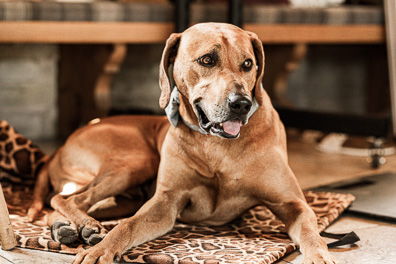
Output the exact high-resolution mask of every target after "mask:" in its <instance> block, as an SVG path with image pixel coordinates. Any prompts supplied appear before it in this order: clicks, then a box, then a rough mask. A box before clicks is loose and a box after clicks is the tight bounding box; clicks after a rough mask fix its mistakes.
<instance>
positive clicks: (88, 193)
mask: <svg viewBox="0 0 396 264" xmlns="http://www.w3.org/2000/svg"><path fill="white" fill-rule="evenodd" d="M141 164H142V165H145V163H144V162H143V163H141ZM128 165H129V164H128ZM142 165H140V166H141V167H142ZM106 167H108V168H112V169H113V170H115V168H117V169H118V170H115V171H107V170H104V171H102V172H100V173H99V174H100V176H98V177H96V178H95V179H94V180H93V181H92V182H91V183H89V184H88V185H86V186H84V187H83V188H82V189H81V190H79V191H78V192H77V193H74V194H72V195H69V196H62V195H59V194H58V195H55V196H54V197H53V198H52V199H51V206H52V208H54V209H55V210H56V211H58V212H60V213H61V214H62V215H64V216H66V217H67V218H68V219H69V220H70V221H71V222H72V223H74V224H75V225H76V226H77V227H78V229H79V232H80V237H81V238H82V239H83V240H84V242H85V243H87V244H89V245H94V244H97V243H98V242H100V241H101V240H102V239H103V237H104V236H105V235H106V234H107V230H106V229H105V228H104V227H103V226H102V225H101V224H100V222H99V221H97V220H96V219H94V218H93V217H91V216H89V215H88V214H87V212H88V210H89V209H90V208H91V207H92V206H93V205H95V204H96V203H98V202H99V201H102V200H103V199H106V198H108V197H112V196H116V195H118V194H121V193H123V192H125V191H127V190H128V189H130V188H133V187H136V186H137V185H140V184H142V183H144V182H145V181H147V180H149V179H151V178H154V176H155V175H153V174H152V172H151V170H149V171H147V170H146V169H145V168H140V167H139V168H138V169H136V167H135V170H134V171H130V167H129V166H127V165H125V164H112V165H109V166H106ZM123 168H124V171H122V169H123Z"/></svg>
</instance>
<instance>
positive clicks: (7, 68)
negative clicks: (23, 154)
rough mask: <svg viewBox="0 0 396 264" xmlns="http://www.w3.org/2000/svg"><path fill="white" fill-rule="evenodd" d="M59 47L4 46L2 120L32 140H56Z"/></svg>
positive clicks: (1, 47)
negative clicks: (54, 138)
mask: <svg viewBox="0 0 396 264" xmlns="http://www.w3.org/2000/svg"><path fill="white" fill-rule="evenodd" d="M57 63H58V47H57V45H29V44H23V45H22V44H6V45H4V44H3V45H0V119H5V120H7V121H8V122H10V123H11V124H12V125H13V126H14V127H15V128H16V129H17V130H18V131H19V132H20V133H22V134H23V135H25V136H27V137H29V138H32V139H43V138H53V137H55V134H56V130H55V125H56V113H57V110H56V92H57Z"/></svg>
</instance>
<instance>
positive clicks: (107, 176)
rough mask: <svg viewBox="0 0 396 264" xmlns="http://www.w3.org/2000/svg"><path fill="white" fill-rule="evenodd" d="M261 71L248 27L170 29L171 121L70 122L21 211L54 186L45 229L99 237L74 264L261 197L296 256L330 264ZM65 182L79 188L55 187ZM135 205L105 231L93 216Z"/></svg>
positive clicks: (65, 237)
mask: <svg viewBox="0 0 396 264" xmlns="http://www.w3.org/2000/svg"><path fill="white" fill-rule="evenodd" d="M171 65H172V67H173V71H170V70H169V69H170V68H172V67H170V66H171ZM263 73H264V52H263V48H262V43H261V42H260V40H259V39H258V38H257V36H256V35H255V34H253V33H250V32H247V31H243V30H242V29H240V28H237V27H235V26H232V25H228V24H221V23H204V24H198V25H195V26H193V27H191V28H189V29H188V30H186V31H185V32H183V33H181V34H172V35H171V36H170V38H169V39H168V40H167V43H166V47H165V50H164V52H163V56H162V60H161V65H160V87H161V90H162V93H161V97H160V106H161V107H162V108H166V109H167V114H168V119H169V121H170V122H169V121H168V120H167V119H166V118H165V117H131V116H129V117H127V116H121V117H111V118H106V119H103V120H101V121H100V122H98V123H94V124H90V125H88V126H85V127H83V128H81V129H79V130H77V131H76V132H75V133H74V134H72V135H71V136H70V137H69V139H68V140H67V141H66V143H65V144H64V145H63V146H62V147H61V148H60V149H59V150H58V151H57V152H56V153H55V155H54V156H53V157H52V158H51V159H50V160H49V161H48V162H46V163H45V165H44V166H43V168H42V169H41V170H40V173H39V176H38V179H37V182H36V187H35V193H34V201H33V203H32V206H31V207H30V209H29V212H28V216H29V219H30V220H31V221H32V220H33V219H34V218H35V216H36V215H37V214H38V213H39V212H40V211H41V209H42V207H43V204H44V200H45V198H46V197H47V196H48V194H49V190H50V187H52V188H53V190H54V192H55V193H57V194H56V195H55V196H53V197H52V198H51V201H50V204H51V206H52V207H53V209H54V210H55V211H54V212H53V213H51V214H50V215H48V224H49V226H51V232H52V236H53V238H54V239H55V240H57V241H59V242H61V243H66V244H67V243H73V242H74V241H75V239H77V237H78V236H80V237H81V238H82V239H83V240H84V241H85V242H86V243H87V244H91V245H94V244H96V245H95V246H93V247H91V248H90V249H88V250H85V251H83V252H81V253H79V254H78V255H77V256H76V258H75V260H74V263H76V264H80V263H83V264H88V263H112V261H113V259H114V258H115V257H117V256H120V255H121V254H122V253H123V252H124V251H125V250H126V249H129V248H131V247H134V246H137V245H139V244H141V243H144V242H146V241H149V240H152V239H154V238H157V237H159V236H161V235H163V234H165V233H167V232H168V231H170V230H171V229H172V227H173V225H174V223H175V221H176V220H178V221H182V222H185V223H192V224H198V225H223V224H225V223H228V222H230V221H231V220H233V219H235V218H236V217H238V216H239V215H240V214H242V213H243V212H244V211H246V210H247V209H249V208H251V207H252V206H255V205H259V204H263V205H266V206H267V207H268V208H269V209H270V210H271V211H272V212H273V213H274V214H275V215H276V216H277V217H278V218H279V219H281V220H282V221H283V222H284V223H285V225H286V227H287V230H288V233H289V235H290V237H291V238H292V239H293V241H294V242H295V243H297V244H298V245H300V249H301V251H302V253H303V254H304V263H326V264H329V263H337V262H336V261H335V260H334V258H333V257H332V256H331V255H330V254H329V252H328V250H327V246H326V244H325V242H324V241H323V239H322V238H321V237H320V236H319V233H318V229H317V220H316V217H315V215H314V213H313V211H312V210H311V209H310V208H309V206H308V205H307V203H306V201H305V198H304V196H303V194H302V191H301V189H300V187H299V185H298V183H297V180H296V178H295V176H294V174H293V172H292V170H291V169H290V167H289V165H288V158H287V150H286V135H285V130H284V127H283V125H282V123H281V121H280V120H279V117H278V114H277V113H276V111H275V110H274V108H273V106H272V104H271V102H270V99H269V97H268V95H267V94H266V92H265V91H264V89H263V87H262V85H261V81H262V77H263ZM173 83H174V85H175V88H174V89H173V91H172V88H173V87H172V86H173ZM169 123H171V124H172V125H170V124H169ZM155 179H156V187H155V193H154V192H153V193H151V194H150V192H149V191H147V190H146V189H149V187H150V186H149V185H150V184H151V183H153V182H155ZM70 182H71V183H74V184H76V186H77V189H78V190H77V191H76V192H74V193H72V194H67V195H65V194H61V192H62V190H63V187H64V186H65V185H66V183H70ZM142 186H143V187H144V188H143V187H142ZM80 187H81V188H80ZM146 187H147V188H146ZM147 199H148V201H145V200H147ZM132 213H134V215H133V216H132V217H130V218H128V219H126V220H124V221H123V222H121V223H120V224H119V225H118V226H116V227H115V228H114V229H113V230H111V231H110V232H109V233H107V232H106V230H105V229H104V228H103V227H102V226H101V224H100V223H99V221H98V220H97V219H96V218H99V217H115V216H120V215H126V214H132Z"/></svg>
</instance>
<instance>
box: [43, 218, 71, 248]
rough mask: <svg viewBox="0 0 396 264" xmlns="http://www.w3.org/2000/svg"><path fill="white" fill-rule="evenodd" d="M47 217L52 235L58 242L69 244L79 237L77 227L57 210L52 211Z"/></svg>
mask: <svg viewBox="0 0 396 264" xmlns="http://www.w3.org/2000/svg"><path fill="white" fill-rule="evenodd" d="M45 218H46V221H47V224H48V226H49V227H50V230H51V237H52V239H53V240H55V241H56V242H59V243H61V244H66V245H69V244H73V243H74V242H75V241H76V240H77V239H78V232H77V227H76V226H75V225H74V224H73V223H71V222H70V221H69V220H68V219H67V218H66V217H64V216H63V215H61V214H60V213H58V212H57V211H52V212H50V213H49V214H47V215H46V216H45Z"/></svg>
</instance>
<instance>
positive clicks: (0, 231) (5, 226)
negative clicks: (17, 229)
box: [0, 184, 16, 250]
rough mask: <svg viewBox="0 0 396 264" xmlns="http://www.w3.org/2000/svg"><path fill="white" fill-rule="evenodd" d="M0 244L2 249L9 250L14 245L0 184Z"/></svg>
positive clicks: (13, 236)
mask: <svg viewBox="0 0 396 264" xmlns="http://www.w3.org/2000/svg"><path fill="white" fill-rule="evenodd" d="M0 244H1V248H2V249H3V250H10V249H13V248H14V247H15V246H16V240H15V235H14V230H13V229H12V225H11V220H10V216H9V214H8V209H7V204H6V201H5V199H4V194H3V189H2V188H1V184H0Z"/></svg>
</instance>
